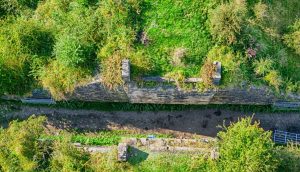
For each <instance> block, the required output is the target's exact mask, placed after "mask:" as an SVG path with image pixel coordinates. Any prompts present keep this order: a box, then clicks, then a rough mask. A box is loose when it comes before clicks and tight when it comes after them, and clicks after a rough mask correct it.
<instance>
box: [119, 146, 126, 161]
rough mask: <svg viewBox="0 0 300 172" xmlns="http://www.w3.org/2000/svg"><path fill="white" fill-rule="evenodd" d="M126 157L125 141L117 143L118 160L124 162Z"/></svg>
mask: <svg viewBox="0 0 300 172" xmlns="http://www.w3.org/2000/svg"><path fill="white" fill-rule="evenodd" d="M127 159H128V145H127V144H126V143H119V145H118V161H120V162H126V161H127Z"/></svg>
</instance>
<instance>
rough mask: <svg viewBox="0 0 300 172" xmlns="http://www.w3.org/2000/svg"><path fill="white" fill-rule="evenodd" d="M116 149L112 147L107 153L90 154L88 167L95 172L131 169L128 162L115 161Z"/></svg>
mask: <svg viewBox="0 0 300 172" xmlns="http://www.w3.org/2000/svg"><path fill="white" fill-rule="evenodd" d="M117 154H118V151H117V149H113V150H112V151H110V152H109V153H97V154H94V155H92V156H91V160H90V163H89V164H90V167H91V169H92V170H93V171H95V172H111V171H132V167H131V166H130V164H129V163H127V162H124V163H118V162H117V161H116V157H117Z"/></svg>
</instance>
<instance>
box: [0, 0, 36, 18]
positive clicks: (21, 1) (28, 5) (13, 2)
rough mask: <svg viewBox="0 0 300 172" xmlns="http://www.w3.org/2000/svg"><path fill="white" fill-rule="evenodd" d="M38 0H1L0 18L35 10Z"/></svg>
mask: <svg viewBox="0 0 300 172" xmlns="http://www.w3.org/2000/svg"><path fill="white" fill-rule="evenodd" d="M39 1H40V0H1V3H0V18H1V17H3V16H5V15H16V14H19V13H21V12H22V11H23V10H27V9H31V10H33V9H35V8H36V7H37V5H38V3H39Z"/></svg>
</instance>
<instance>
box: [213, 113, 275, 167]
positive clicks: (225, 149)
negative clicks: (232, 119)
mask: <svg viewBox="0 0 300 172" xmlns="http://www.w3.org/2000/svg"><path fill="white" fill-rule="evenodd" d="M224 130H225V131H221V132H219V133H218V137H219V138H220V141H219V152H220V165H221V169H223V170H224V171H249V172H250V171H251V172H252V171H264V172H265V171H275V170H276V168H277V165H278V163H279V162H277V160H276V157H275V156H274V144H273V142H272V140H271V132H265V131H264V130H263V129H262V128H260V127H259V123H258V122H254V123H253V124H252V118H245V119H241V120H240V121H239V122H237V123H236V124H231V125H230V126H229V127H224Z"/></svg>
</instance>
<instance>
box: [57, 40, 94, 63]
mask: <svg viewBox="0 0 300 172" xmlns="http://www.w3.org/2000/svg"><path fill="white" fill-rule="evenodd" d="M54 54H55V57H56V59H57V61H58V62H59V63H60V64H62V65H64V66H68V67H76V66H90V65H88V64H89V63H90V64H92V63H93V61H94V60H93V58H92V57H93V56H95V51H94V46H93V45H91V44H88V43H84V42H82V41H81V40H80V39H78V37H76V36H75V35H70V34H68V35H62V36H60V37H59V38H58V40H57V42H56V44H55V48H54Z"/></svg>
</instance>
